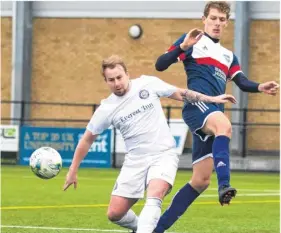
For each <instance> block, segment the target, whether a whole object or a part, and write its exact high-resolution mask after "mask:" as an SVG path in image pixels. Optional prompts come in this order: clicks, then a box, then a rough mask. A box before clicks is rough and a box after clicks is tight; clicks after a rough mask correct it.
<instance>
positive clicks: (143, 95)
mask: <svg viewBox="0 0 281 233" xmlns="http://www.w3.org/2000/svg"><path fill="white" fill-rule="evenodd" d="M139 97H140V98H141V99H147V98H148V97H149V92H148V91H147V90H145V89H144V90H140V92H139Z"/></svg>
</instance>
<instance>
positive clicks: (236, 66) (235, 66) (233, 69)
mask: <svg viewBox="0 0 281 233" xmlns="http://www.w3.org/2000/svg"><path fill="white" fill-rule="evenodd" d="M239 70H241V67H240V66H239V65H234V66H232V67H231V68H230V69H229V77H231V76H232V75H233V74H234V73H236V72H237V71H239Z"/></svg>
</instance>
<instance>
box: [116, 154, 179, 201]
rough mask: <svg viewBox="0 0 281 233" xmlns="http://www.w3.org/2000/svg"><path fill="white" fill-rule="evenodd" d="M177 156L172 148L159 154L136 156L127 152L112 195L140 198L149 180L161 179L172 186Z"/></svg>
mask: <svg viewBox="0 0 281 233" xmlns="http://www.w3.org/2000/svg"><path fill="white" fill-rule="evenodd" d="M178 163H179V157H178V155H177V153H176V152H175V150H174V149H172V150H168V151H165V152H163V153H161V154H159V155H145V156H136V155H130V154H127V155H126V156H125V161H124V163H123V166H122V168H121V171H120V174H119V176H118V178H117V180H116V183H115V186H114V188H113V191H112V195H116V196H121V197H127V198H136V199H140V198H143V197H144V193H145V190H146V188H147V185H148V184H149V181H150V180H152V179H161V180H164V181H167V182H168V183H169V184H171V186H173V184H174V181H175V178H176V174H177V170H178Z"/></svg>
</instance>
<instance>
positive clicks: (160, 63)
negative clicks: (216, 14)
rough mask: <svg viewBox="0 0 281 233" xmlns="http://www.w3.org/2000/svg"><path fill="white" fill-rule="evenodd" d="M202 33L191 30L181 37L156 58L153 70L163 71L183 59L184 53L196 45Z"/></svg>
mask: <svg viewBox="0 0 281 233" xmlns="http://www.w3.org/2000/svg"><path fill="white" fill-rule="evenodd" d="M202 35H203V32H202V31H201V30H198V29H196V28H195V29H192V30H191V31H190V32H188V34H184V35H182V36H181V37H180V38H179V39H178V40H177V41H176V42H175V43H174V44H173V45H172V46H171V47H170V48H169V49H168V51H167V52H166V53H165V54H163V55H161V56H160V57H158V59H157V61H156V63H155V68H156V70H157V71H164V70H166V69H167V68H168V67H169V66H170V65H172V64H173V63H176V62H177V61H183V60H184V59H185V51H187V50H188V49H189V48H190V47H191V46H193V45H194V44H196V43H197V42H198V41H199V40H200V38H201V37H202Z"/></svg>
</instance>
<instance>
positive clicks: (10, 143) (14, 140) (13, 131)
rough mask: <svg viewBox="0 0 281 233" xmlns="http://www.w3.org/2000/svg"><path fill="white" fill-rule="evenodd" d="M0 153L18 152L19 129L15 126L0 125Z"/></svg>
mask: <svg viewBox="0 0 281 233" xmlns="http://www.w3.org/2000/svg"><path fill="white" fill-rule="evenodd" d="M0 129H1V137H0V145H1V146H0V151H5V152H17V151H19V127H18V126H17V125H0Z"/></svg>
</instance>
